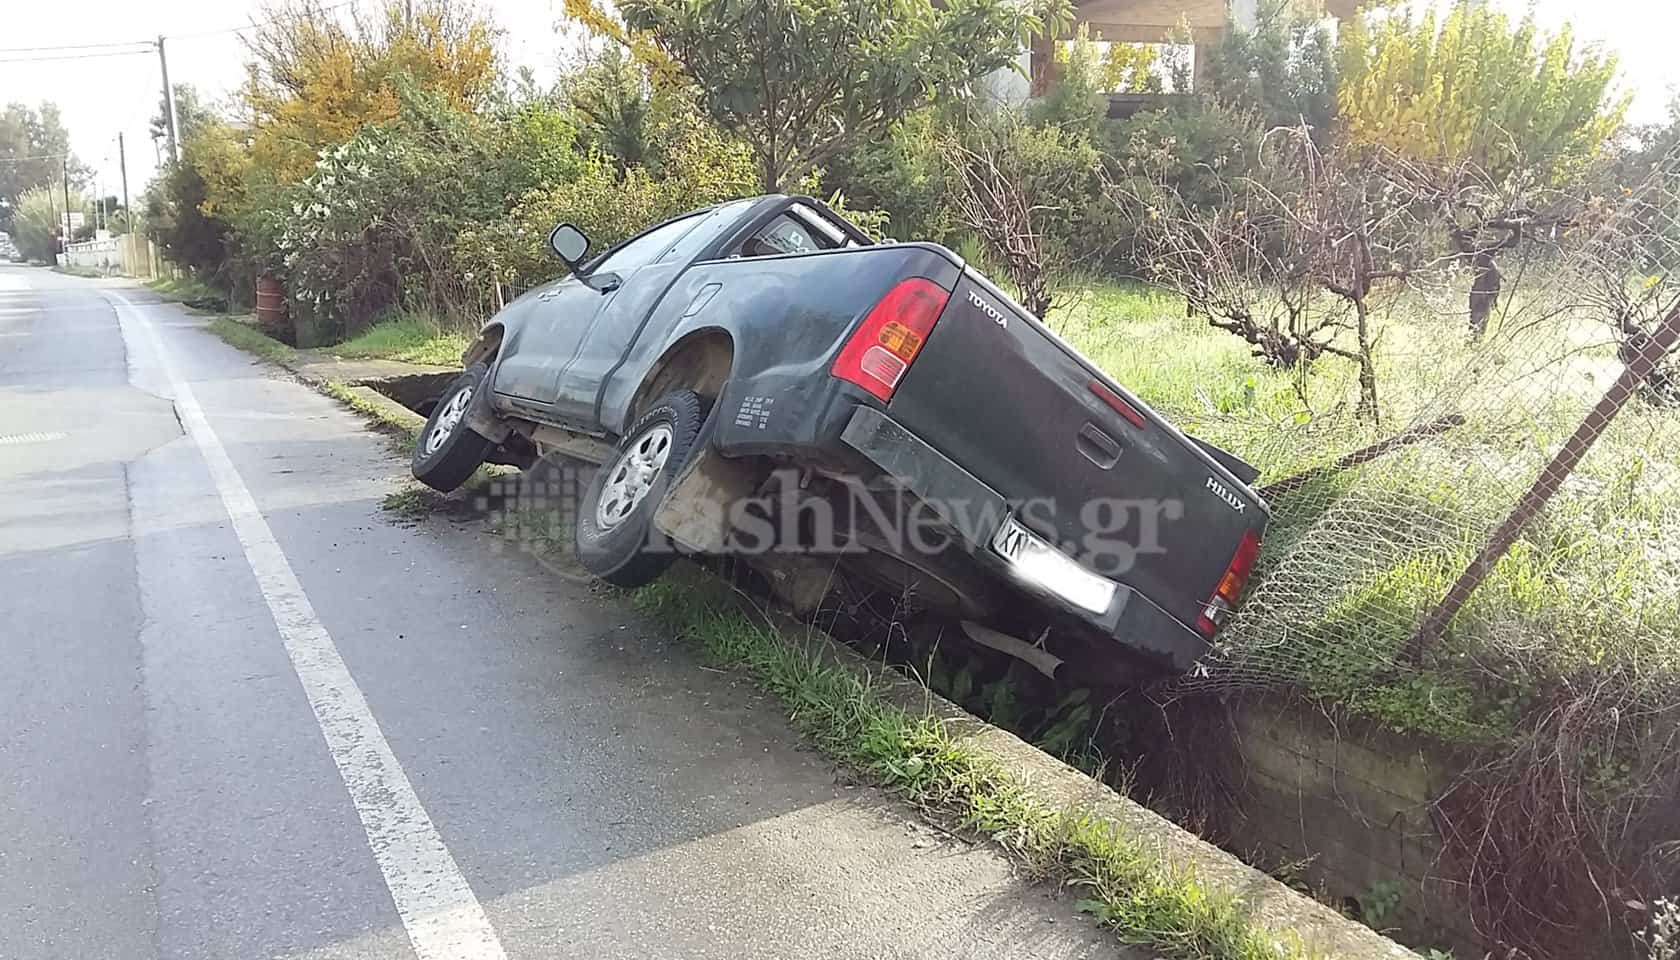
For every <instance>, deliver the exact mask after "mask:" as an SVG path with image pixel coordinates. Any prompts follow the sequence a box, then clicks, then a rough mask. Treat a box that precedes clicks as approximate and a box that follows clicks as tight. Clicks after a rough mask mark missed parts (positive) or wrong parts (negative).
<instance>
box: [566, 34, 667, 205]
mask: <svg viewBox="0 0 1680 960" xmlns="http://www.w3.org/2000/svg"><path fill="white" fill-rule="evenodd" d="M564 86H565V89H566V99H567V101H568V102H569V103H570V104H571V107H572V110H573V111H574V112H576V114H577V119H578V126H579V131H578V132H579V133H580V134H581V135H582V139H583V141H584V142H585V143H586V144H587V145H589V146H592V147H594V148H596V149H597V150H600V151H601V152H602V153H604V154H606V155H607V156H610V157H612V158H613V159H614V161H616V163H617V165H618V171H619V173H621V174H622V173H624V172H625V171H626V170H628V169H629V168H630V167H632V166H635V165H638V164H646V163H648V162H649V161H650V160H652V159H653V150H654V148H653V138H654V131H653V125H654V112H655V109H656V106H655V97H656V91H655V89H654V87H653V85H652V84H651V83H650V82H649V81H648V78H647V77H646V75H645V74H644V72H643V70H642V69H641V65H640V64H638V63H637V62H636V61H635V60H634V59H633V58H632V57H631V55H630V54H629V53H628V52H626V51H625V50H624V48H623V47H620V46H616V45H614V46H609V47H607V48H606V50H605V51H603V52H602V53H601V55H600V57H599V58H597V59H595V60H593V61H591V62H589V63H587V64H585V65H584V67H583V69H581V70H579V71H577V72H576V73H574V74H572V75H570V76H569V77H567V78H566V80H565V83H564Z"/></svg>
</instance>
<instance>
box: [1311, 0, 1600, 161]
mask: <svg viewBox="0 0 1680 960" xmlns="http://www.w3.org/2000/svg"><path fill="white" fill-rule="evenodd" d="M1615 76H1616V58H1615V57H1614V56H1612V55H1610V54H1608V53H1605V52H1602V51H1600V50H1598V49H1595V48H1592V47H1578V46H1577V45H1576V44H1575V41H1574V37H1573V36H1572V34H1571V32H1570V30H1569V28H1568V27H1565V28H1564V29H1563V30H1561V31H1559V32H1558V33H1555V34H1551V35H1549V36H1548V35H1545V34H1542V33H1540V32H1539V31H1537V30H1536V28H1535V26H1534V22H1533V20H1532V19H1524V20H1521V21H1516V22H1513V21H1512V20H1511V19H1510V18H1508V17H1507V16H1505V14H1503V13H1499V12H1498V11H1496V10H1493V9H1491V8H1489V7H1488V6H1486V5H1483V4H1472V3H1460V4H1455V5H1454V6H1453V8H1452V9H1451V11H1449V12H1448V13H1447V15H1446V16H1445V17H1444V18H1442V19H1439V20H1437V18H1436V15H1435V13H1434V11H1433V10H1431V11H1430V12H1428V13H1426V14H1424V15H1423V16H1422V17H1417V18H1414V17H1413V16H1411V15H1409V14H1407V13H1404V12H1401V11H1394V10H1378V11H1375V12H1370V13H1362V14H1361V15H1359V16H1358V17H1355V18H1354V20H1353V21H1352V22H1351V23H1350V24H1348V25H1346V26H1345V27H1344V29H1343V32H1342V37H1341V87H1340V92H1339V94H1338V97H1337V101H1338V103H1337V106H1338V108H1339V113H1340V121H1341V124H1342V132H1343V137H1344V139H1345V141H1347V142H1351V143H1356V144H1371V145H1377V146H1381V147H1384V148H1387V149H1389V150H1391V151H1393V152H1394V153H1395V154H1397V155H1399V156H1401V157H1404V158H1407V159H1410V160H1416V161H1420V162H1424V163H1430V164H1438V165H1455V164H1462V163H1470V164H1474V165H1475V166H1477V167H1478V168H1480V169H1481V170H1483V171H1485V172H1486V173H1487V174H1488V175H1489V176H1490V177H1491V178H1492V179H1494V180H1497V181H1504V180H1507V179H1509V178H1512V177H1516V178H1520V179H1522V180H1524V181H1526V182H1529V183H1536V184H1545V185H1550V184H1555V183H1557V182H1559V181H1561V180H1563V179H1567V178H1568V177H1569V176H1570V175H1571V174H1574V173H1577V172H1579V171H1580V169H1581V168H1582V167H1583V166H1585V164H1586V163H1587V162H1589V161H1590V160H1591V159H1592V158H1593V157H1594V156H1596V155H1597V154H1598V153H1599V151H1600V150H1601V149H1602V148H1603V147H1604V145H1605V143H1606V142H1608V141H1609V139H1610V138H1611V137H1612V136H1613V135H1614V134H1615V133H1616V131H1617V129H1618V128H1619V127H1620V126H1621V123H1622V116H1623V114H1624V113H1625V112H1626V110H1627V104H1628V101H1627V99H1626V98H1625V97H1619V96H1617V95H1616V93H1615V91H1614V89H1613V83H1614V80H1615Z"/></svg>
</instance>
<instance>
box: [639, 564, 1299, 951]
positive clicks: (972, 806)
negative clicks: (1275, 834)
mask: <svg viewBox="0 0 1680 960" xmlns="http://www.w3.org/2000/svg"><path fill="white" fill-rule="evenodd" d="M634 600H635V604H636V605H637V606H638V607H639V608H640V609H642V610H643V611H644V612H646V613H648V614H650V615H651V616H653V617H654V618H655V619H656V620H658V621H659V622H660V623H662V624H663V625H665V626H666V627H668V628H669V629H671V630H673V631H674V632H676V633H678V634H679V635H680V636H682V637H684V638H686V639H687V640H689V641H691V642H693V643H696V644H698V645H699V646H700V647H701V648H702V649H703V650H704V652H705V653H706V655H707V656H708V657H710V658H711V659H713V660H715V661H717V662H719V663H722V664H725V665H728V666H731V667H734V668H736V669H739V670H741V671H742V672H744V673H745V674H746V675H747V676H748V677H750V678H751V679H752V680H753V682H754V683H755V684H757V685H758V686H759V687H761V688H763V689H764V690H766V691H767V692H769V693H771V694H774V695H775V696H776V697H777V698H778V699H780V700H781V702H782V704H783V705H784V706H785V708H786V709H787V711H788V714H789V716H790V717H791V718H792V719H793V720H794V722H795V723H796V724H797V725H798V726H799V727H800V728H801V730H802V731H803V732H804V733H805V734H806V735H807V736H808V737H809V738H810V739H811V740H812V741H813V742H814V743H816V744H817V746H818V747H820V748H821V749H822V751H823V752H824V753H825V754H827V755H828V756H829V757H831V758H832V759H834V760H836V761H838V762H840V763H843V764H845V765H847V766H849V767H851V768H853V769H854V770H857V771H860V772H862V773H863V774H865V775H866V776H868V777H869V778H870V779H871V780H873V781H874V782H876V783H878V784H879V785H881V786H883V787H885V788H887V789H888V790H890V791H893V792H894V793H896V794H898V795H899V796H901V797H903V798H905V799H907V800H909V801H910V802H911V803H913V804H915V805H916V806H917V807H919V808H921V809H922V810H923V811H925V812H926V813H927V814H928V815H929V816H931V817H933V818H935V819H937V820H941V821H944V822H946V823H950V824H953V825H954V826H956V827H957V828H959V829H963V830H967V831H971V832H973V833H976V834H979V835H982V836H985V837H988V838H990V839H991V840H993V841H995V842H996V843H997V844H998V845H999V846H1001V847H1002V848H1003V849H1004V850H1005V851H1007V852H1008V853H1009V854H1010V855H1011V856H1013V857H1014V858H1015V859H1016V860H1018V861H1019V862H1020V863H1022V864H1023V865H1024V866H1025V867H1026V868H1027V869H1028V870H1029V871H1030V873H1031V874H1032V875H1033V876H1034V877H1035V878H1038V879H1042V880H1045V881H1048V882H1050V883H1053V884H1058V885H1066V886H1069V887H1072V888H1074V889H1076V890H1077V891H1078V893H1079V895H1080V900H1079V904H1078V906H1079V909H1080V910H1081V911H1082V912H1085V913H1088V914H1090V915H1091V916H1093V917H1094V918H1095V919H1096V920H1097V921H1098V922H1100V923H1102V924H1103V925H1104V926H1106V927H1108V928H1109V929H1111V930H1113V931H1114V933H1115V934H1116V935H1117V936H1118V937H1119V938H1120V939H1121V940H1123V941H1125V942H1126V943H1130V944H1138V945H1141V946H1145V947H1147V948H1149V949H1150V951H1151V953H1152V955H1158V956H1165V957H1174V958H1183V960H1262V958H1263V960H1294V958H1304V957H1307V956H1308V952H1307V951H1306V950H1305V949H1304V948H1303V947H1302V946H1301V945H1300V942H1299V938H1298V937H1295V936H1294V935H1293V934H1291V933H1282V934H1280V933H1278V932H1274V931H1270V930H1266V929H1263V928H1261V927H1259V926H1257V925H1256V924H1255V923H1254V922H1252V921H1251V920H1250V919H1249V917H1248V916H1247V914H1246V913H1245V912H1244V910H1243V908H1242V906H1241V904H1240V903H1239V902H1238V901H1237V900H1236V899H1234V898H1233V897H1230V896H1227V895H1223V894H1220V893H1216V892H1214V891H1210V890H1209V889H1207V887H1205V886H1204V885H1203V884H1202V883H1201V882H1199V880H1198V879H1197V878H1196V877H1195V876H1194V875H1193V874H1192V873H1190V872H1187V871H1185V870H1182V869H1176V868H1173V867H1170V866H1168V865H1166V864H1164V863H1162V862H1161V861H1160V860H1159V859H1158V858H1157V857H1156V856H1155V855H1154V854H1153V853H1152V852H1151V851H1150V850H1149V849H1148V848H1147V847H1146V846H1145V844H1144V843H1143V842H1141V841H1140V840H1138V839H1136V838H1134V837H1131V836H1129V835H1128V834H1127V833H1126V832H1124V831H1123V830H1122V829H1120V828H1119V827H1118V826H1116V825H1115V824H1112V823H1109V822H1107V821H1103V820H1099V819H1096V818H1094V817H1091V816H1089V815H1088V814H1085V813H1083V812H1081V811H1079V810H1074V809H1063V808H1056V807H1052V806H1050V805H1048V804H1046V803H1043V802H1041V801H1039V800H1037V799H1035V798H1034V797H1033V796H1032V795H1031V794H1030V793H1029V792H1028V790H1027V789H1026V788H1025V786H1024V785H1023V784H1022V783H1021V782H1020V780H1019V779H1018V778H1017V777H1015V776H1014V775H1012V774H1011V773H1009V772H1008V771H1007V770H1005V769H1003V768H1002V767H1001V766H1000V765H999V764H997V763H996V762H995V761H993V760H992V759H990V758H988V757H987V756H985V755H983V754H981V753H980V752H978V751H976V750H975V749H973V748H971V747H970V746H968V745H967V744H966V743H965V742H963V741H962V740H960V739H958V738H956V737H954V736H953V735H952V734H951V732H950V731H949V730H948V729H947V728H946V725H945V724H944V723H942V722H940V721H939V720H937V719H934V718H931V717H927V716H914V715H912V714H910V713H908V712H906V711H905V710H903V709H901V708H899V707H897V706H895V705H893V704H891V703H889V702H888V701H887V700H886V699H885V698H883V697H882V696H881V694H880V693H879V692H878V691H877V690H876V689H875V687H873V686H872V685H871V683H870V681H869V680H868V679H867V678H866V677H864V676H863V675H862V674H860V673H858V672H856V671H854V670H851V669H847V668H845V667H842V666H838V665H835V664H833V663H831V662H829V661H827V660H825V658H824V657H823V656H822V654H821V653H820V652H819V651H818V649H817V648H816V647H815V646H802V645H800V644H798V643H797V642H795V641H792V640H790V639H789V638H786V637H784V636H782V635H780V634H778V633H776V632H774V631H772V630H770V629H768V628H766V627H762V626H759V625H757V624H755V623H753V622H752V621H750V620H748V619H747V618H746V616H744V615H743V614H742V613H741V612H739V610H737V609H735V608H734V607H732V606H731V605H728V604H726V603H719V602H715V601H712V600H710V599H708V598H707V597H706V596H705V595H704V594H703V593H702V592H701V591H700V590H699V589H697V588H695V587H692V586H688V585H684V584H682V583H679V582H673V581H672V580H671V579H669V578H668V579H667V580H665V581H661V582H660V583H657V584H655V585H653V586H650V587H646V588H644V589H642V590H640V591H638V592H637V593H636V594H635V598H634Z"/></svg>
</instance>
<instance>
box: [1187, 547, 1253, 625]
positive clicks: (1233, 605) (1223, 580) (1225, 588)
mask: <svg viewBox="0 0 1680 960" xmlns="http://www.w3.org/2000/svg"><path fill="white" fill-rule="evenodd" d="M1259 556H1260V535H1259V534H1258V533H1255V532H1254V531H1253V530H1248V531H1245V532H1244V533H1243V538H1242V542H1241V543H1239V544H1237V552H1236V553H1235V554H1233V555H1232V556H1231V565H1230V566H1229V567H1226V568H1225V576H1223V577H1220V578H1219V586H1218V587H1216V588H1214V591H1213V598H1212V599H1211V600H1209V601H1208V602H1207V606H1206V607H1204V608H1202V615H1201V617H1199V618H1198V619H1197V620H1196V629H1198V630H1200V631H1202V633H1203V634H1204V635H1206V636H1210V637H1211V636H1213V632H1214V631H1215V630H1218V629H1219V628H1220V627H1221V626H1223V625H1224V623H1225V621H1226V620H1228V619H1230V616H1231V613H1232V612H1233V611H1235V610H1236V609H1237V604H1238V603H1239V602H1240V601H1241V600H1242V592H1243V587H1244V586H1246V585H1247V584H1248V575H1249V574H1250V573H1253V572H1254V560H1255V558H1257V557H1259Z"/></svg>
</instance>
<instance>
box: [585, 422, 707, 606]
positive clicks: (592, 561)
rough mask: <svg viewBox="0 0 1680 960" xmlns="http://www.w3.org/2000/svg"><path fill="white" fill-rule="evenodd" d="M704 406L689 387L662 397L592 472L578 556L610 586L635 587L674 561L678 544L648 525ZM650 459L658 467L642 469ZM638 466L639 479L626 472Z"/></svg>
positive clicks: (688, 450)
mask: <svg viewBox="0 0 1680 960" xmlns="http://www.w3.org/2000/svg"><path fill="white" fill-rule="evenodd" d="M706 407H707V403H706V400H705V399H704V398H703V397H701V396H700V395H699V394H697V393H695V392H694V391H693V390H674V391H672V392H670V393H668V394H666V395H665V396H663V397H660V398H659V400H658V401H657V402H656V403H654V405H653V406H652V407H649V408H648V411H647V412H646V413H644V414H642V416H641V418H640V419H638V420H637V421H636V425H635V426H633V427H631V428H630V430H629V431H628V432H627V433H625V435H624V440H623V441H621V442H620V443H619V445H618V448H617V450H616V451H615V453H614V455H613V458H612V459H611V460H609V461H607V462H606V463H605V464H603V465H602V466H601V469H599V470H597V471H595V478H594V480H592V481H590V484H589V490H588V492H587V493H585V494H584V495H583V499H582V500H581V501H580V502H579V503H578V510H577V523H575V524H573V538H574V541H575V542H576V545H577V555H578V562H579V563H581V564H582V565H583V568H584V569H585V570H588V571H589V572H590V573H592V574H594V575H595V576H597V577H600V578H601V579H602V580H605V581H606V582H608V583H610V584H612V585H613V586H616V587H640V586H645V585H647V584H649V583H652V582H653V581H654V580H656V579H658V578H659V575H660V574H662V573H664V572H665V570H666V568H667V567H669V566H670V565H671V564H672V562H673V561H675V560H676V557H677V554H676V550H675V549H674V548H673V547H672V546H671V544H670V542H669V541H668V540H666V538H665V537H664V536H663V535H661V534H660V533H659V531H658V530H657V529H655V528H654V526H653V515H654V512H655V511H657V510H658V509H659V503H660V501H662V500H664V499H665V493H666V491H667V490H669V489H670V486H671V478H672V477H675V476H676V475H677V472H678V471H680V470H681V469H682V468H683V465H684V464H686V463H687V462H688V459H689V457H690V456H692V455H693V453H694V448H695V444H696V441H698V439H699V437H700V427H701V425H702V424H704V423H705V422H706ZM667 433H668V435H669V438H668V441H666V442H668V446H666V447H665V448H664V449H663V452H662V453H661V452H660V450H659V449H658V446H659V443H660V441H661V440H662V439H663V438H664V437H665V436H666V434H667ZM650 458H652V459H654V460H657V462H658V466H657V468H655V469H653V470H652V472H651V473H648V472H647V470H648V469H649V468H648V466H647V465H648V463H649V462H650ZM638 469H640V470H641V471H642V473H641V477H642V478H645V479H639V478H635V477H632V476H631V475H632V474H634V473H635V472H636V471H637V470H638ZM644 484H645V486H644ZM627 489H628V491H629V492H628V493H626V491H627ZM638 491H639V493H638ZM604 499H605V501H606V502H605V503H603V500H604ZM626 508H627V509H626Z"/></svg>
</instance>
